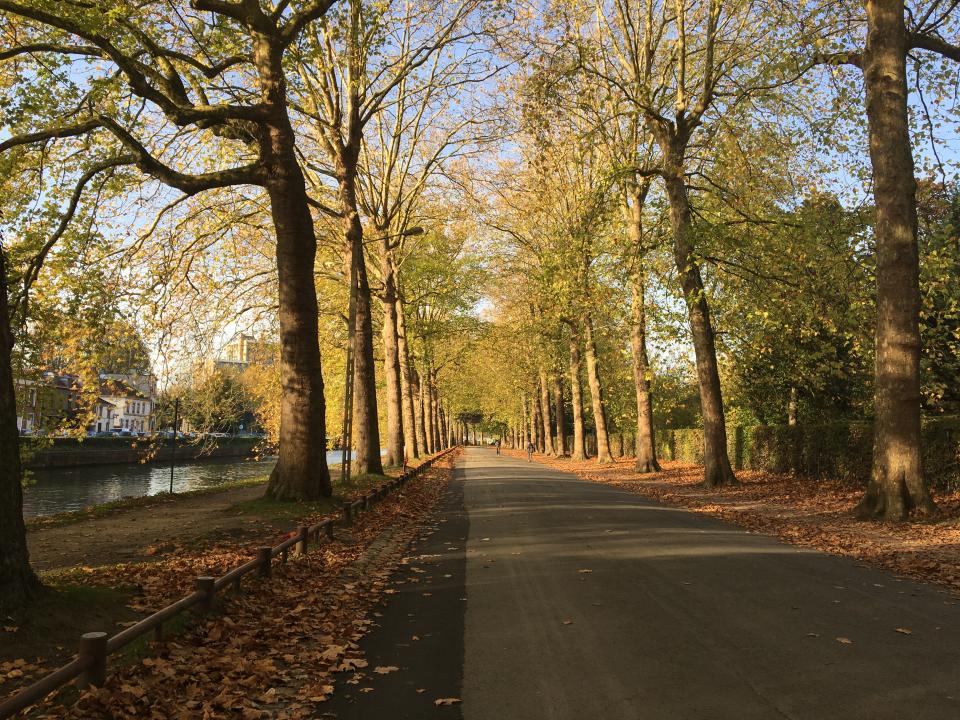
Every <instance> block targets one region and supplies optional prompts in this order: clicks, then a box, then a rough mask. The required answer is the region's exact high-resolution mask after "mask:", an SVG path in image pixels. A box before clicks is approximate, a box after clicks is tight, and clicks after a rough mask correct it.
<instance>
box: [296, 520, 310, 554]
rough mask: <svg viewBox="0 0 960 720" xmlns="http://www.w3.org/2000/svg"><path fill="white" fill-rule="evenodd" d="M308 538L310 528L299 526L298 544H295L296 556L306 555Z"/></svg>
mask: <svg viewBox="0 0 960 720" xmlns="http://www.w3.org/2000/svg"><path fill="white" fill-rule="evenodd" d="M309 536H310V528H309V527H308V526H307V525H301V526H300V542H298V543H297V554H298V555H306V554H307V542H308V538H309Z"/></svg>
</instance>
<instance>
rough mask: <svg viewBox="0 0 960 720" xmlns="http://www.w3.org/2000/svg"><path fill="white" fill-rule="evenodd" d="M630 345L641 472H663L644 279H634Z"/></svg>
mask: <svg viewBox="0 0 960 720" xmlns="http://www.w3.org/2000/svg"><path fill="white" fill-rule="evenodd" d="M630 289H631V294H632V296H633V298H632V299H633V307H632V308H631V327H630V345H631V347H632V350H633V356H632V360H633V385H634V390H635V392H636V398H637V434H636V436H635V438H634V451H635V453H636V462H635V464H634V469H635V470H636V471H637V472H638V473H651V472H660V463H659V462H657V449H656V442H655V437H654V427H653V396H652V394H651V392H650V375H651V371H650V360H649V358H648V357H647V327H646V311H645V308H644V300H645V299H644V281H643V277H642V276H640V277H638V276H636V275H635V276H634V277H633V278H631V288H630Z"/></svg>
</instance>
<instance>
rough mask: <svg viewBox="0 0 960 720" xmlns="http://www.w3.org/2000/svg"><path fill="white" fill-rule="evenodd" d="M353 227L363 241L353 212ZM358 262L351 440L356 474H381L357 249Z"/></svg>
mask: <svg viewBox="0 0 960 720" xmlns="http://www.w3.org/2000/svg"><path fill="white" fill-rule="evenodd" d="M352 217H353V229H352V230H351V232H350V235H349V237H350V238H352V239H351V240H349V242H356V243H361V249H362V243H363V235H362V230H361V228H360V218H359V216H357V215H353V216H352ZM356 257H357V259H358V266H357V298H356V308H357V327H356V333H355V335H354V346H353V440H354V447H355V448H356V453H357V455H356V459H355V460H354V461H353V472H354V474H356V475H367V474H373V475H382V474H383V461H382V459H381V456H380V418H379V415H378V413H377V376H376V363H375V362H374V359H373V317H372V313H371V302H370V299H371V298H370V283H369V282H368V280H367V266H366V260H365V258H364V253H363V252H362V251H361V252H358V253H357V255H356Z"/></svg>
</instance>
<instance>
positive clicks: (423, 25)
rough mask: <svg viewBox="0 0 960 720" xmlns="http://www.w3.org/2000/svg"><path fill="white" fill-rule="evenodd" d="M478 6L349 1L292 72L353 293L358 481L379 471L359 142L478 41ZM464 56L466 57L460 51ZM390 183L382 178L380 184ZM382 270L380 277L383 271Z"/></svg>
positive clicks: (467, 1) (314, 35)
mask: <svg viewBox="0 0 960 720" xmlns="http://www.w3.org/2000/svg"><path fill="white" fill-rule="evenodd" d="M483 7H484V1H483V0H460V1H459V2H455V3H452V4H449V5H444V6H442V8H439V9H437V8H435V7H434V8H431V10H429V11H428V10H426V9H425V8H424V7H423V6H421V5H420V4H419V3H406V4H400V3H386V4H382V5H378V4H375V3H368V2H365V0H348V2H346V3H345V4H344V5H343V6H342V8H341V12H338V13H337V14H336V15H337V16H336V17H335V18H328V19H325V20H324V21H322V22H321V23H317V24H316V26H315V27H314V28H312V32H311V33H310V35H309V36H308V39H309V45H308V52H306V53H305V54H304V57H303V58H302V62H301V65H300V81H301V84H302V87H303V95H304V103H303V110H304V112H305V113H306V115H307V117H308V119H309V120H310V121H311V122H312V123H313V130H314V137H315V140H316V143H317V146H318V147H319V149H320V151H321V153H322V155H321V154H318V156H320V157H325V158H326V162H325V163H322V162H321V161H320V160H319V159H318V161H317V162H314V163H312V164H311V167H312V169H313V170H314V174H315V183H316V184H321V183H323V182H324V179H332V180H333V182H334V183H335V185H336V207H334V208H327V212H329V213H330V214H331V215H333V216H335V217H336V218H339V221H340V224H341V228H342V233H343V239H344V257H345V262H346V264H347V272H346V273H345V275H346V276H347V277H349V278H351V284H354V283H355V288H356V289H355V292H353V293H352V296H353V297H354V300H353V302H354V306H353V307H354V310H353V312H354V313H355V318H354V317H351V318H350V319H349V322H350V324H351V333H352V339H353V347H352V361H353V364H354V368H353V396H352V398H351V401H352V407H353V418H352V426H353V431H354V433H355V434H356V437H355V441H356V442H355V445H356V454H357V459H356V464H355V466H354V471H355V472H356V473H358V474H364V473H382V472H383V467H382V462H381V457H380V427H379V416H378V413H377V397H376V375H375V363H374V355H373V314H372V313H373V308H372V298H371V288H370V282H369V279H368V275H367V265H366V255H365V252H364V248H363V243H364V229H363V221H362V217H361V210H362V206H361V184H360V183H361V182H362V164H363V157H362V155H363V151H364V147H365V141H366V142H369V141H368V140H366V136H365V134H366V132H367V129H368V127H369V126H370V123H371V121H373V120H374V118H376V117H378V116H379V115H380V114H381V113H383V112H385V111H387V110H388V109H389V110H390V111H393V110H394V109H395V108H397V107H398V103H399V104H400V105H399V107H400V109H399V110H398V111H397V112H398V115H397V116H396V117H398V118H399V122H401V123H403V122H406V121H407V120H408V117H407V115H406V113H405V112H403V104H404V103H414V104H415V103H417V102H418V101H420V100H425V98H424V97H423V95H424V92H425V89H427V88H429V87H430V85H431V84H432V82H433V81H435V80H436V76H434V77H430V75H429V74H427V75H426V78H425V79H424V78H417V77H416V73H417V72H418V71H419V70H420V69H421V68H424V67H429V63H430V62H431V60H432V59H434V58H436V57H438V56H440V55H443V54H445V53H447V52H449V48H451V47H452V46H454V45H457V44H460V43H463V44H467V45H468V43H469V40H470V39H471V38H474V37H477V36H478V35H479V32H478V31H477V30H476V29H473V28H471V27H470V26H469V21H470V19H471V16H472V15H474V14H475V13H480V11H481V9H482V8H483ZM465 52H466V53H467V54H468V55H470V54H472V52H471V50H470V49H469V47H467V49H466V50H465ZM434 67H436V65H435V66H434ZM418 79H419V80H420V83H423V84H422V85H421V84H419V83H418V82H417V80H418ZM425 102H429V100H425ZM381 127H383V126H382V125H381ZM384 170H386V168H384ZM390 184H391V182H390V180H389V179H387V181H386V185H387V186H390ZM386 210H387V211H388V212H389V209H386ZM374 219H375V220H383V219H384V217H383V216H382V215H381V216H380V217H377V218H374ZM387 219H390V218H387ZM391 229H392V228H391V227H390V226H387V227H385V228H384V227H378V228H377V230H378V232H379V231H380V230H384V231H385V234H387V235H388V238H389V235H390V234H391ZM399 229H400V230H401V231H402V230H403V229H404V228H402V227H401V228H399ZM387 267H388V269H389V264H388V266H387ZM391 300H392V298H391ZM392 317H393V315H392V314H391V315H390V318H391V319H392ZM392 345H393V343H391V354H392ZM397 352H399V346H398V350H397ZM398 366H399V361H397V362H393V358H391V359H390V369H391V377H390V380H389V382H390V387H391V396H392V398H393V400H392V403H395V402H396V398H397V387H396V385H397V383H396V379H397V377H396V373H397V369H398ZM390 417H391V418H392V419H393V420H394V424H393V425H392V428H393V432H392V433H391V435H392V440H391V442H390V448H389V449H390V453H389V454H390V455H391V456H394V455H397V454H398V453H399V448H398V447H397V445H398V443H397V440H398V439H400V438H399V431H400V428H401V427H402V426H401V425H400V423H399V422H396V421H397V420H399V418H398V417H396V415H393V414H391V416H390ZM391 459H393V460H396V459H397V458H396V457H392V458H391Z"/></svg>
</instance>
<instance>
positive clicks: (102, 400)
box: [97, 379, 154, 433]
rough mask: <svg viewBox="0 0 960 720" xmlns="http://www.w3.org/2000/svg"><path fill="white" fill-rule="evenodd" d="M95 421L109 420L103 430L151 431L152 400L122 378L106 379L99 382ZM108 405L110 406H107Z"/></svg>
mask: <svg viewBox="0 0 960 720" xmlns="http://www.w3.org/2000/svg"><path fill="white" fill-rule="evenodd" d="M97 406H98V407H97V413H103V417H102V419H101V417H100V415H99V414H98V415H97V418H98V419H97V422H98V423H99V422H106V421H109V422H110V423H111V424H110V425H105V427H104V430H129V431H130V432H135V433H145V432H152V431H153V429H154V428H153V408H154V400H153V397H152V396H151V395H148V394H147V393H145V392H143V391H142V390H138V389H137V388H135V387H133V386H132V385H130V384H129V383H127V382H126V381H123V380H113V379H106V380H104V381H103V382H101V384H100V397H99V398H98V400H97ZM108 406H110V407H108Z"/></svg>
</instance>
